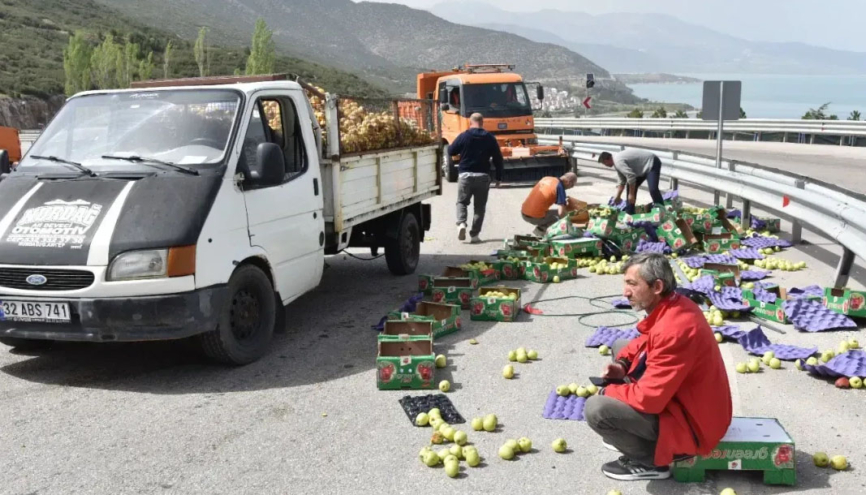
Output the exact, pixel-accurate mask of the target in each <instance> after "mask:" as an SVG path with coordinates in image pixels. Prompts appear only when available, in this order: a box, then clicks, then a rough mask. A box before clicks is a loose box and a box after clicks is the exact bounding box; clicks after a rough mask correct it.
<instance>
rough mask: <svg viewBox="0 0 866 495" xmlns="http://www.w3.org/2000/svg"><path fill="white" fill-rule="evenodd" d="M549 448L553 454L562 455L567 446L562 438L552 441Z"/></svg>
mask: <svg viewBox="0 0 866 495" xmlns="http://www.w3.org/2000/svg"><path fill="white" fill-rule="evenodd" d="M551 447H553V451H554V452H559V453H562V452H565V450H566V449H568V444H567V443H566V442H565V439H564V438H557V439H556V440H554V441H553V443H552V444H551Z"/></svg>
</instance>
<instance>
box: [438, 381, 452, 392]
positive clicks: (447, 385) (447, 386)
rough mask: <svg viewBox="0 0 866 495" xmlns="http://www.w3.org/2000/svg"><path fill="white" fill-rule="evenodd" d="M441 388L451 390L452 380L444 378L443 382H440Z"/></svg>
mask: <svg viewBox="0 0 866 495" xmlns="http://www.w3.org/2000/svg"><path fill="white" fill-rule="evenodd" d="M439 390H441V391H442V392H447V391H449V390H451V382H449V381H448V380H442V381H441V382H439Z"/></svg>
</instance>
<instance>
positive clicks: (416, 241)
mask: <svg viewBox="0 0 866 495" xmlns="http://www.w3.org/2000/svg"><path fill="white" fill-rule="evenodd" d="M420 256H421V226H420V225H419V224H418V219H417V218H415V214H414V213H411V212H406V213H405V214H404V215H403V218H401V219H400V225H399V227H398V229H397V238H396V239H391V238H388V239H387V240H386V243H385V261H387V262H388V269H389V270H391V273H393V274H394V275H409V274H411V273H414V272H415V268H417V267H418V258H419V257H420Z"/></svg>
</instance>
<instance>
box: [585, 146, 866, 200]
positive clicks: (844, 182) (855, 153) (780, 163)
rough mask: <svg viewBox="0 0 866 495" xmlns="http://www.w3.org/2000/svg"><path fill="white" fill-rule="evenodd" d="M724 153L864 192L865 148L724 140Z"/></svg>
mask: <svg viewBox="0 0 866 495" xmlns="http://www.w3.org/2000/svg"><path fill="white" fill-rule="evenodd" d="M580 139H581V140H582V141H588V142H602V143H616V144H626V145H633V146H647V147H651V148H660V149H667V150H680V151H686V152H693V153H698V154H704V155H709V156H716V141H711V140H705V139H662V138H627V137H591V136H581V137H580ZM722 151H723V154H724V157H725V158H726V159H727V158H731V159H734V160H741V161H744V162H750V163H757V164H759V165H764V166H767V167H773V168H778V169H780V170H786V171H788V172H793V173H796V174H801V175H805V176H808V177H814V178H816V179H819V180H823V181H826V182H829V183H832V184H839V185H841V186H842V187H845V188H848V189H850V190H852V191H855V192H859V193H866V148H856V147H851V146H832V145H817V144H815V145H809V144H793V143H768V142H751V141H725V142H724V144H723V147H722Z"/></svg>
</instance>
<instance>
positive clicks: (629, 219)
mask: <svg viewBox="0 0 866 495" xmlns="http://www.w3.org/2000/svg"><path fill="white" fill-rule="evenodd" d="M667 216H668V212H667V211H665V210H664V209H663V208H661V207H660V206H655V207H653V208H652V209H651V210H650V211H647V212H645V213H637V212H635V214H634V215H629V214H628V213H626V212H624V211H623V212H620V214H619V221H620V222H622V223H634V222H652V223H661V222H663V221H664V219H665V218H666V217H667Z"/></svg>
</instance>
